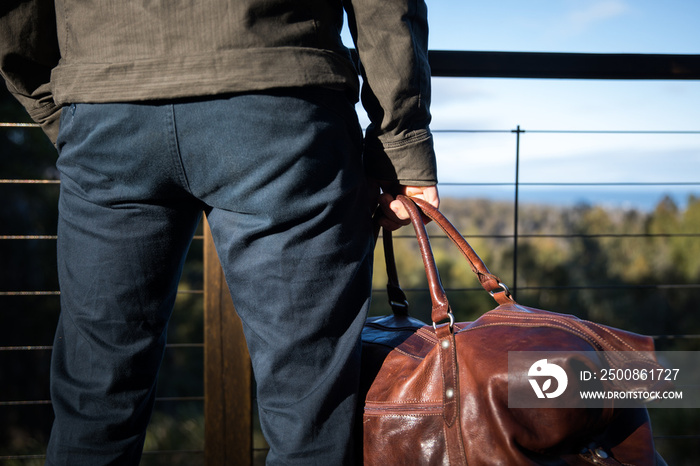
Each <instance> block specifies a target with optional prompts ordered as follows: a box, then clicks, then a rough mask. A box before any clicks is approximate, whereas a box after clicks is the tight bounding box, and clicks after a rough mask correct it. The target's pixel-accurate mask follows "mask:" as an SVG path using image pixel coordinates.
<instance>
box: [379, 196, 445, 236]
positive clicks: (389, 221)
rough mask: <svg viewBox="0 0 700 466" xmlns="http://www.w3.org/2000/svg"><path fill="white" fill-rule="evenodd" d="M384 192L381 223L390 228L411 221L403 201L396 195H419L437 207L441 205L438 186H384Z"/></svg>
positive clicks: (381, 203)
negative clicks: (397, 198) (398, 199)
mask: <svg viewBox="0 0 700 466" xmlns="http://www.w3.org/2000/svg"><path fill="white" fill-rule="evenodd" d="M382 191H383V192H382V194H381V195H380V196H379V206H380V207H381V208H382V212H383V213H384V215H382V216H381V217H380V218H379V224H380V225H381V226H382V227H384V228H386V229H388V230H391V231H393V230H396V229H398V228H400V227H402V226H404V225H408V224H409V223H411V220H410V218H409V216H408V211H406V208H405V207H404V205H403V204H402V203H401V201H397V200H396V197H395V196H398V195H399V194H403V195H405V196H408V197H417V198H419V199H422V200H424V201H426V202H427V203H428V204H430V205H432V206H433V207H435V208H436V209H437V208H438V207H439V206H440V196H439V194H438V189H437V186H435V185H433V186H396V185H394V186H393V187H392V188H391V189H390V188H388V187H385V186H382Z"/></svg>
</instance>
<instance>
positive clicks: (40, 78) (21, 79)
mask: <svg viewBox="0 0 700 466" xmlns="http://www.w3.org/2000/svg"><path fill="white" fill-rule="evenodd" d="M7 3H8V5H3V6H2V7H0V74H2V77H3V78H4V79H5V83H6V84H7V89H8V90H9V91H10V92H11V93H12V94H13V95H14V96H15V98H16V99H17V100H18V101H19V102H20V103H21V104H22V105H23V106H24V108H25V109H26V110H27V112H28V113H29V116H30V117H31V118H32V119H33V120H34V121H35V122H37V123H39V124H40V125H41V127H42V129H43V130H44V132H45V133H46V134H47V136H49V139H51V142H53V143H54V144H55V143H56V137H57V136H58V124H59V117H60V114H61V108H60V107H57V106H56V104H55V102H54V99H53V96H52V94H51V86H50V83H49V82H50V80H51V70H52V69H53V68H54V66H56V64H57V63H58V60H59V57H60V53H59V50H58V39H57V36H56V16H55V11H54V4H53V1H51V0H28V1H23V2H16V1H13V2H7Z"/></svg>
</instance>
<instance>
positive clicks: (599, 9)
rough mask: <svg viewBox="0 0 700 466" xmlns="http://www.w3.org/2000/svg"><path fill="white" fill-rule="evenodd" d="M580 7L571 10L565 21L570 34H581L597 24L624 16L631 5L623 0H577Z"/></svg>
mask: <svg viewBox="0 0 700 466" xmlns="http://www.w3.org/2000/svg"><path fill="white" fill-rule="evenodd" d="M576 4H577V5H578V7H577V8H576V9H574V10H572V11H570V12H569V13H568V14H567V16H566V18H565V21H564V29H566V30H567V31H568V32H569V34H581V33H582V32H585V31H587V30H588V29H590V28H592V27H595V26H596V25H597V24H599V23H601V22H604V21H607V20H610V19H613V18H617V17H620V16H623V15H624V14H625V13H627V12H628V11H630V7H629V6H628V5H627V3H626V2H624V1H622V0H601V1H584V2H576Z"/></svg>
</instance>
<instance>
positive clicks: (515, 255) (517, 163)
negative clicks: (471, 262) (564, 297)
mask: <svg viewBox="0 0 700 466" xmlns="http://www.w3.org/2000/svg"><path fill="white" fill-rule="evenodd" d="M513 132H514V133H515V199H514V201H513V204H514V205H513V210H514V213H513V282H512V285H511V286H512V288H511V294H512V295H513V299H516V298H517V293H518V214H519V211H520V133H524V132H525V130H521V129H520V125H518V126H517V127H516V129H514V130H513Z"/></svg>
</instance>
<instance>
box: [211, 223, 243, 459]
mask: <svg viewBox="0 0 700 466" xmlns="http://www.w3.org/2000/svg"><path fill="white" fill-rule="evenodd" d="M252 414H253V412H252V369H251V365H250V356H249V354H248V349H247V347H246V344H245V338H244V337H243V328H242V325H241V321H240V319H239V318H238V315H237V314H236V311H235V309H234V307H233V302H232V301H231V295H230V293H229V289H228V286H227V285H226V280H225V279H224V274H223V270H222V269H221V264H220V263H219V258H218V256H217V255H216V250H215V248H214V242H213V240H212V237H211V231H210V230H209V224H208V223H207V222H206V220H205V226H204V459H205V464H206V465H207V466H224V465H232V464H235V465H237V466H248V465H251V464H252V463H253V431H252V424H253V421H252Z"/></svg>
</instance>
